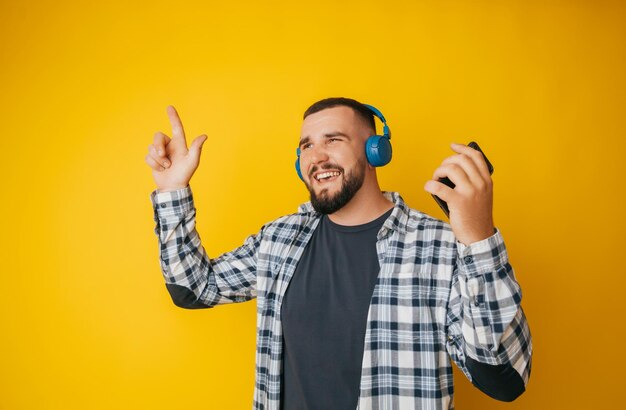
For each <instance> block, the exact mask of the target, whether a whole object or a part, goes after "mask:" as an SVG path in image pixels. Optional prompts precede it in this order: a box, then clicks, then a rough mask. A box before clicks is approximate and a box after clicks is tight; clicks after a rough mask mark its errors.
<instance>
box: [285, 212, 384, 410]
mask: <svg viewBox="0 0 626 410" xmlns="http://www.w3.org/2000/svg"><path fill="white" fill-rule="evenodd" d="M392 210H393V208H392V209H390V210H389V211H387V212H385V213H384V214H383V215H381V216H380V217H378V218H376V219H375V220H373V221H371V222H368V223H366V224H363V225H356V226H343V225H338V224H336V223H334V222H332V221H331V220H330V219H329V218H328V216H326V215H324V216H323V217H322V220H321V221H320V225H319V226H318V228H317V229H316V231H315V232H314V233H313V236H312V237H311V239H310V242H309V243H308V244H307V246H306V248H305V250H304V253H303V254H302V257H301V259H300V261H299V262H298V266H297V267H296V270H295V272H294V275H293V277H292V278H291V281H290V283H289V288H288V289H287V292H286V293H285V299H284V300H283V303H282V308H281V315H282V324H283V347H284V348H283V366H284V368H283V372H282V386H281V407H282V408H283V409H285V410H290V409H298V410H304V409H311V410H312V409H324V410H328V409H354V408H356V405H357V400H358V395H359V381H360V378H361V361H362V359H363V343H364V338H365V326H366V321H367V312H368V309H369V305H370V300H371V297H372V292H373V290H374V286H375V284H376V279H377V277H378V272H379V270H380V266H379V263H378V257H377V252H376V235H377V233H378V231H379V230H380V228H381V227H382V225H383V223H384V222H385V220H386V219H387V217H389V215H391V211H392Z"/></svg>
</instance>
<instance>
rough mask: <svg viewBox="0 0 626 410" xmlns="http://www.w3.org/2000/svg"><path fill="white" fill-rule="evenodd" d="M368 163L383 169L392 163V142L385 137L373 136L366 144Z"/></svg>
mask: <svg viewBox="0 0 626 410" xmlns="http://www.w3.org/2000/svg"><path fill="white" fill-rule="evenodd" d="M365 155H366V156H367V162H369V163H370V165H372V166H374V167H382V166H383V165H387V164H388V163H389V161H391V141H390V140H389V138H387V137H385V136H384V135H372V136H371V137H369V138H368V139H367V142H366V143H365Z"/></svg>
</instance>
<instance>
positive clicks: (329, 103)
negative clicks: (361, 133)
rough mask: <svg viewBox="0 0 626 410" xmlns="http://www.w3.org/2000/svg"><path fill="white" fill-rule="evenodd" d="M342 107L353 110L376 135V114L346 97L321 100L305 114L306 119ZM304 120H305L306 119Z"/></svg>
mask: <svg viewBox="0 0 626 410" xmlns="http://www.w3.org/2000/svg"><path fill="white" fill-rule="evenodd" d="M340 105H344V106H346V107H350V108H352V110H354V112H355V113H356V114H357V115H358V116H359V117H360V118H361V119H362V120H363V121H365V124H367V125H369V126H370V127H372V129H373V130H374V133H376V123H375V122H374V113H372V111H371V110H370V109H369V108H367V107H366V106H365V105H363V104H362V103H360V102H358V101H357V100H353V99H352V98H344V97H331V98H325V99H323V100H319V101H318V102H316V103H314V104H313V105H311V106H310V107H309V108H307V110H306V111H305V112H304V118H306V117H308V116H309V115H311V114H314V113H316V112H318V111H322V110H325V109H326V108H333V107H337V106H340ZM304 118H303V119H304Z"/></svg>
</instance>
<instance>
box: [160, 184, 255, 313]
mask: <svg viewBox="0 0 626 410" xmlns="http://www.w3.org/2000/svg"><path fill="white" fill-rule="evenodd" d="M151 200H152V203H153V207H154V219H155V222H156V227H155V234H156V235H157V236H158V238H159V259H160V265H161V271H162V273H163V277H164V279H165V284H166V287H167V289H168V291H169V293H170V296H171V297H172V301H173V302H174V304H176V305H177V306H180V307H183V308H188V309H196V308H207V307H212V306H214V305H217V304H222V303H230V302H238V301H243V300H248V299H250V298H251V297H253V296H254V295H253V292H252V291H251V290H250V289H246V288H245V287H244V286H234V285H233V283H226V282H224V280H222V283H221V288H220V284H218V282H219V281H220V278H219V277H218V275H216V269H219V268H220V261H222V262H221V264H222V265H223V266H221V268H222V269H223V270H224V272H223V275H222V276H223V277H224V278H229V279H230V280H231V282H233V281H234V282H235V283H236V282H237V279H234V274H232V272H234V271H236V272H242V271H243V270H244V268H243V265H244V262H243V261H241V260H240V258H234V257H233V258H231V259H232V260H231V261H229V260H228V259H229V258H228V257H227V256H224V255H222V257H220V258H221V259H219V258H218V259H217V260H211V259H209V257H208V256H207V254H206V252H205V250H204V248H203V247H202V243H201V241H200V236H199V234H198V232H197V230H196V227H195V222H196V211H195V207H194V204H193V196H192V193H191V190H190V188H189V187H187V188H183V189H180V190H175V191H169V192H163V193H161V192H156V191H155V192H153V193H152V195H151ZM238 265H241V266H238ZM229 269H230V270H229ZM229 272H230V273H231V275H230V276H228V273H229ZM239 282H245V281H241V280H239Z"/></svg>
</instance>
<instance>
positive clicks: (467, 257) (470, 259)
mask: <svg viewBox="0 0 626 410" xmlns="http://www.w3.org/2000/svg"><path fill="white" fill-rule="evenodd" d="M463 261H464V262H465V263H472V262H473V261H474V258H472V257H471V256H466V257H465V258H463Z"/></svg>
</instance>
